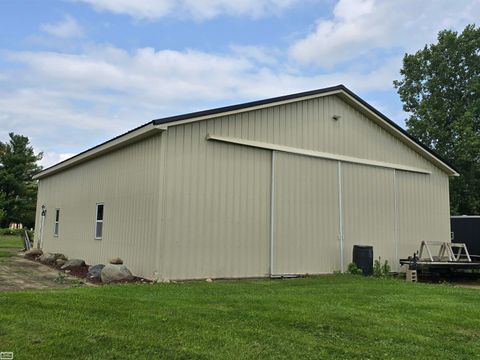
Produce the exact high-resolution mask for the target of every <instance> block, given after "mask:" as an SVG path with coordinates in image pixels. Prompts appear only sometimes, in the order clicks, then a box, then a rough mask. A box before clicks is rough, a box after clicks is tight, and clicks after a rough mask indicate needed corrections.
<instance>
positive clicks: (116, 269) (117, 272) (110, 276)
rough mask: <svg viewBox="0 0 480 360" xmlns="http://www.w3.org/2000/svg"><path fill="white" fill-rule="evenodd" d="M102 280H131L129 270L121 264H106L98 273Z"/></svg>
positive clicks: (131, 276)
mask: <svg viewBox="0 0 480 360" xmlns="http://www.w3.org/2000/svg"><path fill="white" fill-rule="evenodd" d="M100 277H101V278H102V282H104V283H109V282H112V281H118V280H132V279H133V275H132V273H131V271H130V270H129V269H128V268H127V267H126V266H125V265H123V264H121V265H120V264H107V265H105V267H104V268H103V269H102V272H101V273H100Z"/></svg>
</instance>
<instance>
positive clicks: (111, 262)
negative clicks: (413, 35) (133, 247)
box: [109, 257, 123, 265]
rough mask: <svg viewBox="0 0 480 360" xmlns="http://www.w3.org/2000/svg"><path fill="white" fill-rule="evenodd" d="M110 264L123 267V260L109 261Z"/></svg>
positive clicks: (114, 259) (117, 258)
mask: <svg viewBox="0 0 480 360" xmlns="http://www.w3.org/2000/svg"><path fill="white" fill-rule="evenodd" d="M109 263H110V264H117V265H122V264H123V260H122V259H120V258H119V257H116V258H113V259H111V260H110V261H109Z"/></svg>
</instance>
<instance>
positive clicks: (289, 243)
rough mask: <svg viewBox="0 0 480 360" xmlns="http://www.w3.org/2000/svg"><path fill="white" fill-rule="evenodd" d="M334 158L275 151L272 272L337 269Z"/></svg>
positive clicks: (337, 244)
mask: <svg viewBox="0 0 480 360" xmlns="http://www.w3.org/2000/svg"><path fill="white" fill-rule="evenodd" d="M337 171H338V162H336V161H330V160H323V159H318V158H313V157H306V156H298V155H292V154H287V153H281V152H276V153H275V155H274V174H273V195H274V198H273V202H274V203H273V209H274V211H273V226H272V230H273V233H272V235H273V239H272V240H273V241H272V249H271V250H272V254H271V255H272V258H271V261H272V269H271V270H272V274H273V275H285V274H306V273H309V274H318V273H327V272H332V271H334V270H339V269H340V264H339V263H340V247H339V239H338V234H339V216H338V215H339V211H338V208H339V207H338V174H337Z"/></svg>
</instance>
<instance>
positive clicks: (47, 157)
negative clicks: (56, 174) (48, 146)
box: [39, 151, 75, 169]
mask: <svg viewBox="0 0 480 360" xmlns="http://www.w3.org/2000/svg"><path fill="white" fill-rule="evenodd" d="M74 155H75V154H74V153H64V154H57V153H55V152H51V151H49V152H45V153H43V158H42V160H40V162H39V164H40V165H41V166H43V168H44V169H45V168H47V167H49V166H52V165H55V164H57V163H59V162H61V161H63V160H67V159H68V158H71V157H72V156H74Z"/></svg>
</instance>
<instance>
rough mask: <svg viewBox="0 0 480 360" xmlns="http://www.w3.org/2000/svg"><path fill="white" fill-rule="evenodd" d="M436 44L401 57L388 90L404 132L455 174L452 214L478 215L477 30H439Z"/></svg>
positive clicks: (479, 88)
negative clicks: (393, 93)
mask: <svg viewBox="0 0 480 360" xmlns="http://www.w3.org/2000/svg"><path fill="white" fill-rule="evenodd" d="M437 40H438V41H437V43H436V44H431V45H429V46H425V47H424V48H423V49H422V50H419V51H417V52H416V53H415V54H405V56H404V58H403V68H402V69H401V71H400V74H401V75H402V79H401V80H397V81H394V86H395V87H396V88H397V91H398V93H399V95H400V98H401V100H402V102H403V109H404V110H405V111H406V112H408V113H409V118H408V119H407V121H406V124H407V131H408V132H409V133H411V134H412V135H413V136H415V137H416V138H417V139H419V140H420V141H421V142H422V143H424V144H425V145H426V146H428V147H429V148H430V149H432V150H434V151H435V152H436V153H438V154H439V155H440V156H442V157H443V158H444V159H445V160H447V161H449V162H450V163H451V164H452V165H453V166H455V167H456V168H457V169H458V171H459V172H460V176H459V177H457V178H454V179H452V180H451V182H450V198H451V200H450V203H451V210H452V213H453V214H480V28H476V27H475V25H468V26H467V27H466V28H465V29H464V30H463V32H462V33H460V34H458V33H457V32H455V31H451V30H443V31H441V32H439V34H438V39H437Z"/></svg>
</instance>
